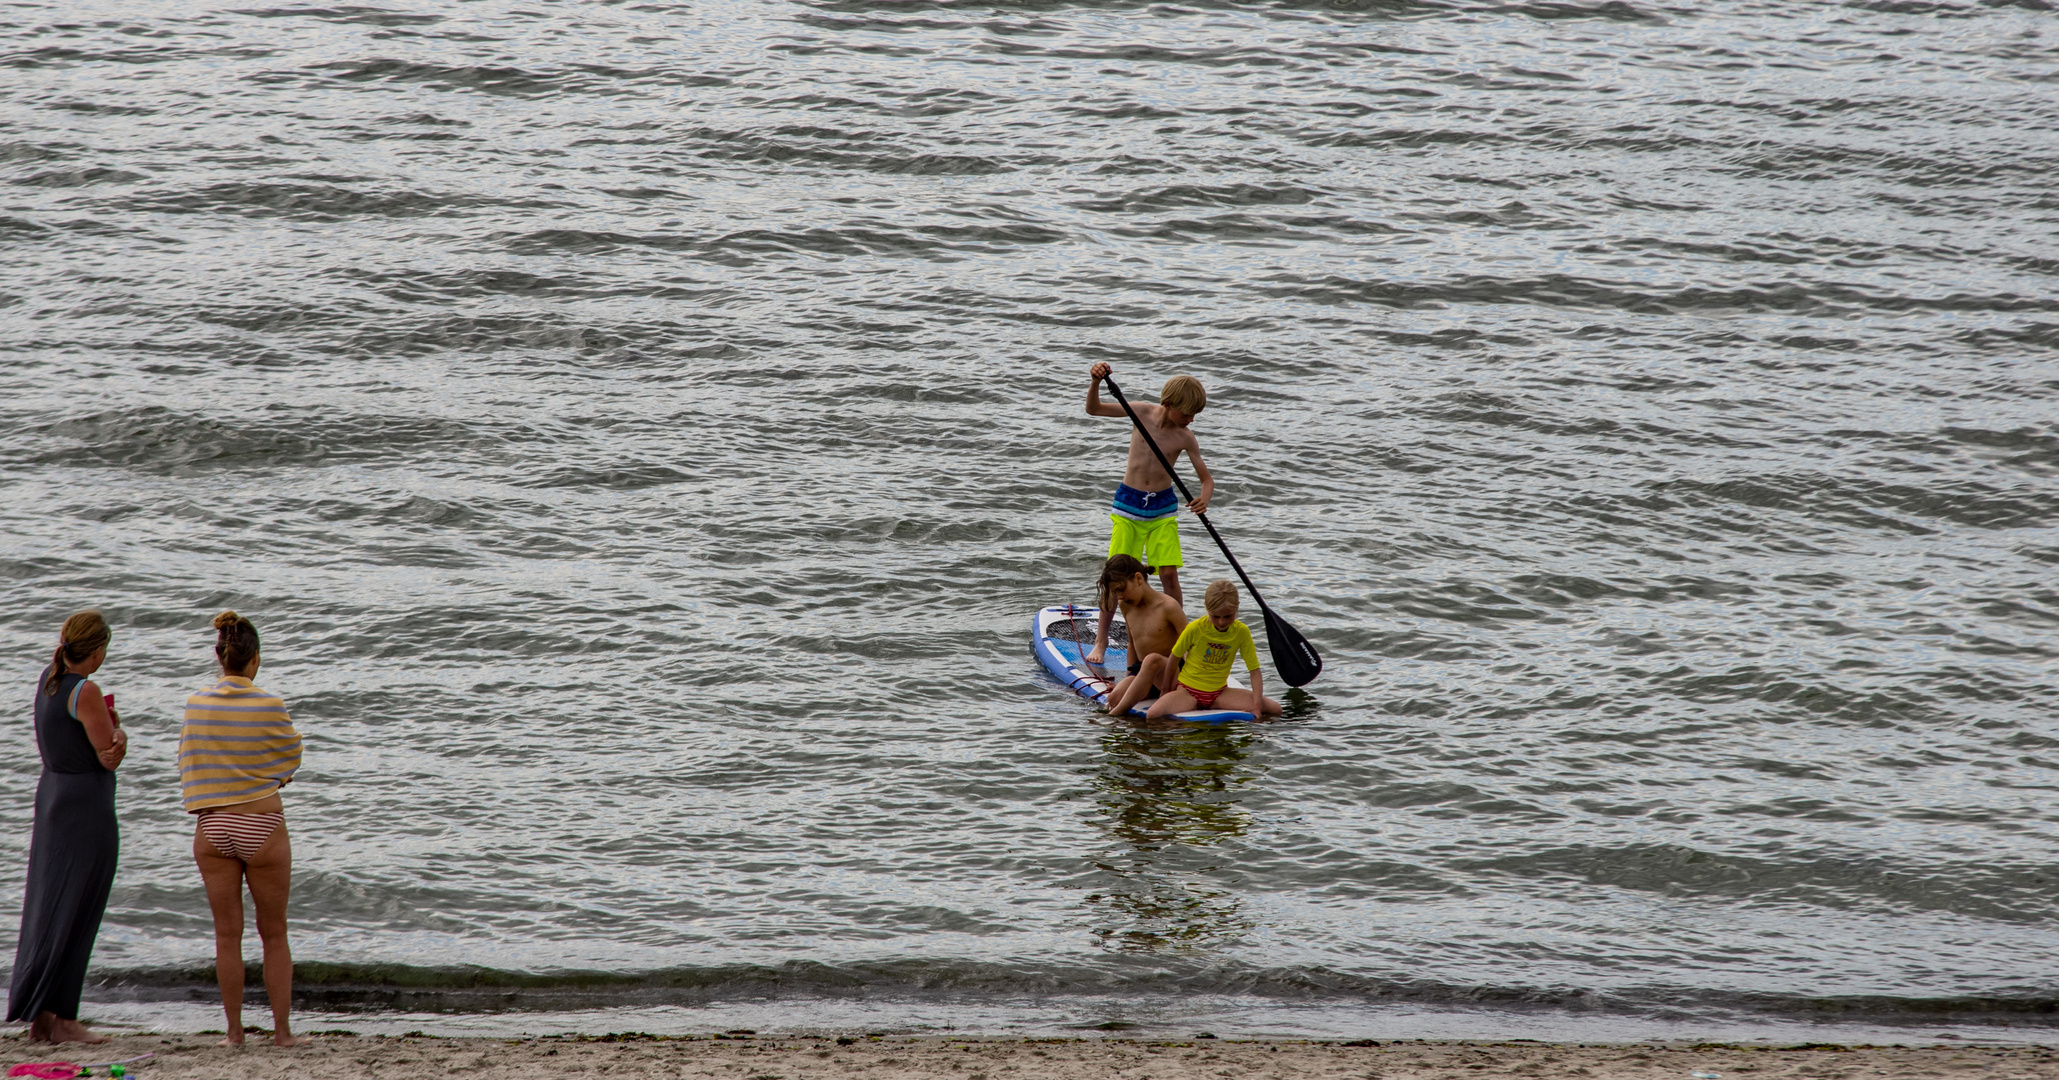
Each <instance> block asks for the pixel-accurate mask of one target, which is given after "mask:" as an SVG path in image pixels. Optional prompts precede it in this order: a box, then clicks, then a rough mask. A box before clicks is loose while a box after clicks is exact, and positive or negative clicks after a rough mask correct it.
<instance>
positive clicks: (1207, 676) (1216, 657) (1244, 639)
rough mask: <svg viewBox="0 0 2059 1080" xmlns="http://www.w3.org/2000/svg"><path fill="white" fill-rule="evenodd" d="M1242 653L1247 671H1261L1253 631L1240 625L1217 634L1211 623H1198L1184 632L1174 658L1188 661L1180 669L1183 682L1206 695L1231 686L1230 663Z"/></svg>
mask: <svg viewBox="0 0 2059 1080" xmlns="http://www.w3.org/2000/svg"><path fill="white" fill-rule="evenodd" d="M1239 653H1242V654H1243V656H1244V667H1245V669H1246V670H1251V671H1256V670H1257V669H1258V645H1257V643H1256V642H1254V641H1252V640H1251V628H1250V627H1248V626H1246V625H1244V623H1243V622H1242V621H1241V620H1239V621H1233V622H1231V623H1230V628H1229V629H1227V630H1217V629H1216V628H1215V624H1214V623H1212V622H1209V621H1208V620H1207V619H1205V618H1202V619H1195V620H1194V621H1193V622H1190V623H1188V624H1187V628H1186V629H1185V630H1182V631H1180V639H1179V640H1178V641H1175V642H1173V646H1172V654H1173V655H1174V656H1184V657H1186V658H1187V666H1186V667H1183V668H1181V669H1180V681H1181V682H1183V683H1186V684H1187V685H1188V686H1191V687H1193V688H1194V689H1196V690H1199V691H1201V692H1202V693H1204V694H1206V693H1208V692H1209V691H1211V690H1220V689H1222V688H1223V687H1225V686H1228V685H1230V661H1232V660H1234V659H1236V657H1237V655H1238V654H1239Z"/></svg>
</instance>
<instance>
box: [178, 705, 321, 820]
mask: <svg viewBox="0 0 2059 1080" xmlns="http://www.w3.org/2000/svg"><path fill="white" fill-rule="evenodd" d="M299 768H300V732H298V731H295V730H294V729H293V721H292V720H291V719H290V718H288V717H287V715H286V703H285V702H284V701H281V700H279V698H277V697H275V696H274V695H272V694H269V693H266V692H265V691H263V690H260V689H258V687H257V685H256V684H255V683H253V682H251V681H250V680H249V679H245V678H242V677H240V676H236V675H230V676H228V677H226V678H224V679H222V681H221V682H218V683H216V684H214V685H213V686H212V687H209V688H208V689H206V690H202V691H201V692H199V693H197V694H193V695H191V696H190V697H188V698H187V699H186V724H185V727H184V728H183V729H181V730H180V732H179V782H180V784H181V785H182V786H183V787H184V788H185V802H186V811H187V813H197V812H198V811H201V810H213V809H215V808H217V807H223V806H234V805H236V804H237V803H247V802H255V801H256V800H258V799H262V798H264V797H265V796H267V795H270V794H271V793H273V792H275V791H277V790H279V789H280V788H281V787H283V786H284V785H285V783H286V781H288V780H291V779H293V774H294V772H296V771H297V770H299Z"/></svg>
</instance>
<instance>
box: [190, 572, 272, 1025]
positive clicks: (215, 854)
mask: <svg viewBox="0 0 2059 1080" xmlns="http://www.w3.org/2000/svg"><path fill="white" fill-rule="evenodd" d="M214 626H215V633H216V641H215V646H214V654H215V659H216V660H218V661H220V663H221V666H222V678H221V681H220V682H217V683H215V684H214V685H213V686H211V687H209V688H208V689H206V690H202V691H201V692H199V693H197V694H194V695H192V696H190V697H188V698H187V699H186V726H185V728H184V729H183V730H182V731H180V733H179V780H180V783H181V784H183V785H184V787H185V793H186V812H187V813H190V814H197V815H199V822H198V827H197V828H196V829H195V830H194V833H193V861H194V862H197V863H199V864H200V879H201V881H203V882H205V883H206V885H207V904H208V907H210V908H212V909H213V910H214V968H215V980H216V981H217V982H218V983H219V984H220V985H221V988H222V1009H223V1011H225V1012H227V1013H228V1020H229V1024H228V1036H229V1037H228V1038H226V1039H223V1040H222V1044H223V1045H225V1046H237V1045H241V1044H242V1042H243V886H244V883H245V882H248V883H249V885H250V899H251V901H252V902H253V903H255V904H256V906H257V936H258V938H259V939H260V940H261V941H263V943H264V958H265V959H264V979H265V996H266V997H267V998H269V999H271V1004H272V1041H273V1042H274V1043H277V1044H278V1045H280V1046H294V1045H297V1044H298V1043H299V1042H300V1040H299V1039H296V1038H294V1037H293V1031H292V1029H291V1027H289V1026H288V1024H287V1020H286V1014H287V1011H288V1010H289V1009H290V1008H291V1006H292V1004H293V951H292V949H290V948H288V947H287V944H286V896H287V893H288V892H289V891H290V890H291V888H292V884H293V846H292V844H291V843H290V842H289V841H288V839H287V837H286V808H285V804H284V803H282V802H280V800H279V789H280V788H282V787H285V786H286V784H287V783H288V782H290V781H291V780H292V779H293V774H294V772H295V771H296V770H298V769H299V768H300V733H299V732H297V731H295V730H293V721H292V720H291V719H289V718H288V717H287V716H286V703H285V702H284V701H281V700H279V699H278V698H277V697H274V696H273V695H271V694H268V693H266V692H265V691H263V690H260V689H258V687H257V684H255V683H253V682H251V680H252V679H253V678H256V676H257V665H258V651H257V644H258V643H257V627H255V626H252V625H251V624H250V620H249V619H246V618H244V617H242V616H241V615H238V614H236V613H235V612H233V611H224V612H222V613H221V614H220V615H217V616H215V620H214Z"/></svg>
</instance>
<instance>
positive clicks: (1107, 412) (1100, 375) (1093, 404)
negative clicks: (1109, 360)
mask: <svg viewBox="0 0 2059 1080" xmlns="http://www.w3.org/2000/svg"><path fill="white" fill-rule="evenodd" d="M1114 370H1115V369H1114V368H1111V367H1109V366H1108V365H1107V364H1095V365H1094V366H1093V367H1092V368H1089V369H1088V371H1087V374H1089V375H1091V376H1093V379H1094V381H1093V382H1090V383H1088V384H1087V415H1088V416H1121V415H1123V411H1122V406H1120V405H1110V404H1108V403H1107V402H1104V401H1102V400H1101V380H1103V379H1105V378H1107V377H1108V373H1109V372H1111V371H1114Z"/></svg>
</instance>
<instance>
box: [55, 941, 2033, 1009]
mask: <svg viewBox="0 0 2059 1080" xmlns="http://www.w3.org/2000/svg"><path fill="white" fill-rule="evenodd" d="M260 975H261V973H260V972H259V970H258V969H257V967H256V966H255V965H252V966H251V967H250V969H249V971H248V972H247V975H246V977H247V979H248V984H249V985H253V986H255V985H261V981H262V980H261V978H260ZM213 986H214V970H213V968H211V967H196V968H141V969H127V970H108V971H100V972H96V973H95V979H94V990H95V994H94V996H95V997H96V998H100V999H116V1000H178V999H181V998H184V997H186V996H187V995H189V994H192V993H194V992H196V991H199V992H203V993H204V992H207V991H209V990H211V989H212V988H213ZM1108 994H1118V995H1123V996H1127V997H1131V998H1138V999H1142V998H1171V997H1184V998H1191V997H1193V996H1196V995H1236V996H1252V997H1261V998H1273V999H1284V1000H1293V1001H1304V1002H1312V1001H1314V1002H1319V1001H1359V1002H1364V1003H1366V1004H1384V1005H1395V1004H1415V1005H1439V1006H1444V1005H1458V1006H1471V1007H1480V1006H1486V1007H1495V1008H1503V1009H1512V1010H1522V1009H1539V1010H1545V1009H1551V1010H1568V1011H1574V1012H1580V1013H1601V1014H1611V1013H1613V1014H1620V1015H1625V1016H1654V1015H1658V1016H1676V1017H1677V1016H1681V1015H1682V1014H1683V1013H1685V1014H1689V1015H1693V1014H1701V1015H1710V1016H1736V1015H1755V1016H1760V1017H1778V1018H1803V1019H1825V1018H1837V1019H1842V1020H1849V1021H1859V1020H1864V1021H1869V1022H1873V1023H1884V1024H1908V1025H1919V1024H1938V1023H1958V1024H1982V1023H1988V1024H2014V1025H2022V1024H2026V1023H2030V1024H2037V1025H2040V1026H2042V1025H2047V1024H2051V1025H2055V1026H2059V998H2054V997H2053V996H2051V995H2050V994H2048V993H2040V992H2036V991H2030V990H2026V991H2024V992H2022V993H2020V994H1991V995H1963V996H1943V997H1919V996H1897V995H1862V994H1854V995H1848V996H1824V997H1808V996H1802V995H1787V994H1757V993H1726V992H1720V991H1709V990H1699V989H1693V988H1684V987H1669V986H1651V987H1638V988H1628V989H1623V990H1617V991H1612V992H1594V991H1587V990H1580V989H1574V988H1570V987H1548V986H1520V985H1494V984H1477V985H1462V984H1452V983H1441V982H1437V981H1435V980H1429V979H1406V978H1379V977H1368V976H1363V975H1351V974H1346V973H1342V972H1337V971H1332V970H1328V969H1323V968H1261V967H1250V966H1244V965H1237V964H1195V963H1182V962H1179V961H1169V960H1166V959H1164V958H1151V959H1146V958H1141V957H1139V958H1136V959H1135V960H1130V961H1127V962H1125V959H1124V958H1122V957H1114V958H1111V961H1110V962H1109V963H1108V964H1104V965H1097V966H1093V967H1070V966H1065V965H1056V964H1054V965H1043V966H1028V967H1014V966H1010V965H1005V964H996V963H986V962H979V961H952V960H922V959H912V960H899V961H878V962H869V963H847V964H828V963H820V962H813V961H794V962H789V963H785V964H778V965H760V964H730V965H716V966H708V967H677V968H666V969H661V970H655V971H642V972H614V971H549V972H530V971H510V970H503V969H495V968H487V967H471V966H449V967H417V966H411V965H405V964H338V963H321V962H307V961H301V962H298V963H296V964H295V965H294V997H295V1000H296V1003H299V1004H303V1005H304V1006H307V1007H316V1008H325V1009H335V1010H346V1011H347V1010H366V1011H386V1010H404V1011H410V1012H431V1013H457V1012H474V1011H499V1010H524V1011H529V1010H535V1011H557V1010H565V1009H577V1008H607V1007H619V1006H636V1005H654V1004H678V1005H701V1004H707V1003H711V1002H720V1001H735V1000H763V999H767V998H802V999H806V998H872V999H883V1000H895V999H900V1000H930V1001H938V1000H955V1001H965V1000H973V999H979V998H992V999H1003V1000H1006V999H1019V998H1022V997H1025V996H1030V997H1036V998H1050V997H1057V996H1063V995H1080V996H1102V995H1108Z"/></svg>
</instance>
